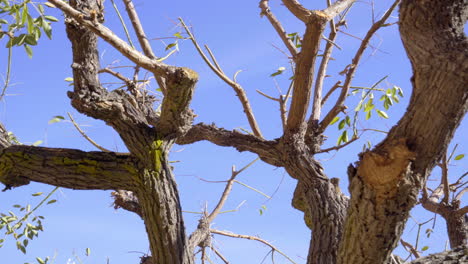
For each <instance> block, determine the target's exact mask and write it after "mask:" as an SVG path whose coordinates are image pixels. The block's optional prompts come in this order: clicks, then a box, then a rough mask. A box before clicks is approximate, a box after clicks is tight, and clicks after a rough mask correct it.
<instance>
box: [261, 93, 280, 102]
mask: <svg viewBox="0 0 468 264" xmlns="http://www.w3.org/2000/svg"><path fill="white" fill-rule="evenodd" d="M255 91H257V93H259V94H261V95H263V96H265V97H266V98H268V99H270V100H273V101H276V102H279V101H280V99H278V98H274V97H273V96H269V95H268V94H266V93H264V92H262V91H260V90H255Z"/></svg>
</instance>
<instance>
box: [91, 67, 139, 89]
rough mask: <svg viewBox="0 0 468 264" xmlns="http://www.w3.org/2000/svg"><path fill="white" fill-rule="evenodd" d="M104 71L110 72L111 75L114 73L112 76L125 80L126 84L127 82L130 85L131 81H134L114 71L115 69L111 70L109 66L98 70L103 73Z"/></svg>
mask: <svg viewBox="0 0 468 264" xmlns="http://www.w3.org/2000/svg"><path fill="white" fill-rule="evenodd" d="M103 72H105V73H109V74H110V75H112V76H114V77H115V78H117V79H119V80H121V81H123V82H124V83H125V84H127V85H128V84H129V83H131V82H132V81H131V80H130V79H129V78H127V77H125V76H123V75H122V74H121V73H119V72H116V71H113V70H111V69H109V68H103V69H100V70H99V71H98V73H103Z"/></svg>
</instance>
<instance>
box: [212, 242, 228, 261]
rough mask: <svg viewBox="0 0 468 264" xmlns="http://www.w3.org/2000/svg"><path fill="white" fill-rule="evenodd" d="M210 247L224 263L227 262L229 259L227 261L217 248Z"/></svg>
mask: <svg viewBox="0 0 468 264" xmlns="http://www.w3.org/2000/svg"><path fill="white" fill-rule="evenodd" d="M210 248H211V250H213V252H214V253H215V254H216V255H217V256H218V257H219V258H220V259H221V260H222V261H224V263H226V264H229V261H227V259H226V258H225V257H224V256H223V255H222V254H221V253H220V252H219V251H218V250H216V248H214V247H213V246H210Z"/></svg>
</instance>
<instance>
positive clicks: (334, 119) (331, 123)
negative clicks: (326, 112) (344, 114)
mask: <svg viewBox="0 0 468 264" xmlns="http://www.w3.org/2000/svg"><path fill="white" fill-rule="evenodd" d="M338 120H340V117H339V116H335V118H333V120H332V121H331V122H330V125H333V124H335V123H336V122H338Z"/></svg>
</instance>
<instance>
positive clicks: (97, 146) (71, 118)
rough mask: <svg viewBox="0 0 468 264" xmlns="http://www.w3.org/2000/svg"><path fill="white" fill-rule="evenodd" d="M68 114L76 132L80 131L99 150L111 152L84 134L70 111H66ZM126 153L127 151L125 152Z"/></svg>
mask: <svg viewBox="0 0 468 264" xmlns="http://www.w3.org/2000/svg"><path fill="white" fill-rule="evenodd" d="M67 114H68V117H69V118H70V121H71V122H72V124H73V125H74V126H75V128H76V130H78V132H80V134H81V135H82V136H83V137H84V138H85V139H86V140H88V141H89V143H91V144H92V145H93V146H95V147H96V148H98V149H99V150H100V151H103V152H113V151H111V150H108V149H106V148H104V147H102V146H101V145H99V144H98V143H96V141H94V140H92V139H91V138H90V137H89V136H88V135H86V133H85V132H84V131H83V130H81V128H80V126H79V125H78V124H77V123H76V122H75V120H74V119H73V116H72V115H71V114H70V113H67ZM119 154H125V153H119ZM127 154H128V153H127Z"/></svg>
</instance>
